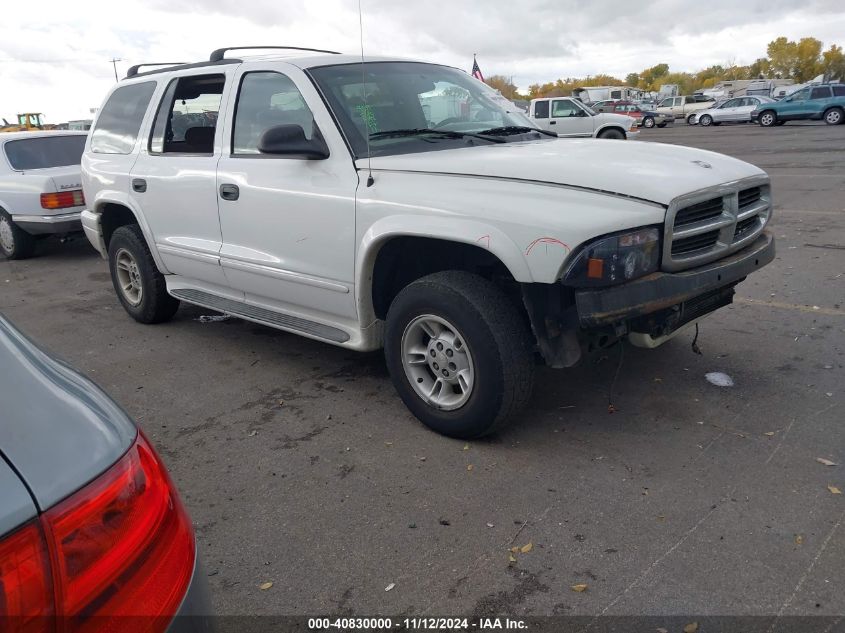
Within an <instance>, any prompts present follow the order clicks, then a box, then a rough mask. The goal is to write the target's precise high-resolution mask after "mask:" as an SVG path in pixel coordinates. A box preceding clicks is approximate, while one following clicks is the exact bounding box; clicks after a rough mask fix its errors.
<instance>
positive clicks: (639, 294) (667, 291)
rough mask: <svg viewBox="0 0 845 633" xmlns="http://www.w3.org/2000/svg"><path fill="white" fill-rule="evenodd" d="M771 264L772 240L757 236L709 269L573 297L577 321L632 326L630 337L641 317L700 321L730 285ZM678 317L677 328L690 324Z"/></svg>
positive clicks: (657, 275)
mask: <svg viewBox="0 0 845 633" xmlns="http://www.w3.org/2000/svg"><path fill="white" fill-rule="evenodd" d="M774 258H775V240H774V236H772V234H771V233H770V232H769V231H763V232H762V233H761V234H760V235H759V236H758V237H757V239H756V240H754V242H752V243H751V244H750V245H749V246H747V247H746V248H744V249H742V250H741V251H738V252H736V253H734V254H732V255H729V256H727V257H725V258H723V259H720V260H718V261H715V262H712V263H711V264H707V265H704V266H699V267H698V268H693V269H691V270H685V271H682V272H677V273H662V272H657V273H652V274H651V275H647V276H645V277H642V278H641V279H637V280H635V281H631V282H628V283H626V284H624V285H621V286H615V287H611V288H601V289H598V290H581V291H577V292H576V293H575V304H576V306H577V311H578V320H579V323H580V325H581V327H582V328H586V329H590V328H596V327H601V326H605V325H613V324H615V323H619V322H620V321H622V322H629V321H633V323H632V324H631V325H632V329H631V331H645V330H641V329H639V328H637V327H636V326H637V325H638V324H644V323H647V321H648V320H645V322H644V320H643V319H642V317H645V316H647V315H651V314H654V313H660V312H662V311H664V310H673V311H675V312H680V313H683V312H684V308H685V307H686V308H687V311H689V310H692V309H694V310H695V312H696V313H697V316H703V315H704V314H706V313H707V312H712V310H714V309H716V308H718V307H721V305H725V302H724V300H725V298H726V297H725V296H724V295H728V294H729V295H731V296H732V295H733V286H734V285H736V284H737V283H739V282H740V281H742V280H743V279H745V277H747V276H748V274H749V273H752V272H754V271H755V270H757V269H758V268H762V267H763V266H765V265H766V264H768V263H769V262H771V261H772V260H773V259H774ZM727 298H728V299H729V298H730V297H727ZM726 303H730V301H729V300H728V301H727V302H726ZM711 305H712V306H714V307H713V308H712V309H709V310H708V309H707V308H708V307H709V306H711ZM687 316H689V315H687ZM679 317H680V319H681V321H679V323H678V324H679V325H680V324H683V323H685V322H689V321H690V320H691V319H690V318H686V319H684V315H683V314H680V315H679Z"/></svg>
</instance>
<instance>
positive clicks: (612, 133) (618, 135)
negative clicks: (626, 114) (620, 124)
mask: <svg viewBox="0 0 845 633" xmlns="http://www.w3.org/2000/svg"><path fill="white" fill-rule="evenodd" d="M598 138H608V139H615V140H619V141H622V140H625V132H623V131H622V130H620V129H617V128H615V127H612V128H610V129H609V130H602V131H601V132H599V135H598Z"/></svg>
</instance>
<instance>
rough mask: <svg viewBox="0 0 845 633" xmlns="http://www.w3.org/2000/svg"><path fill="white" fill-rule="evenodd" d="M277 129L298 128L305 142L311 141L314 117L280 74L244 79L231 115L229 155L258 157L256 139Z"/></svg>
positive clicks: (269, 73) (255, 74)
mask: <svg viewBox="0 0 845 633" xmlns="http://www.w3.org/2000/svg"><path fill="white" fill-rule="evenodd" d="M277 125H298V126H300V127H301V128H302V129H303V131H304V132H305V137H306V138H309V139H310V138H312V137H313V135H314V115H313V114H312V113H311V110H310V108H309V107H308V106H307V105H306V103H305V99H304V98H303V97H302V93H300V92H299V89H298V88H297V87H296V85H295V84H294V83H293V81H291V80H290V79H289V78H288V77H286V76H285V75H282V74H280V73H274V72H255V73H248V74H246V75H244V78H243V80H242V81H241V88H240V92H239V94H238V105H237V110H236V111H235V129H234V133H233V136H232V153H234V154H258V153H259V152H258V139H260V138H261V135H262V134H263V133H264V132H265V131H266V130H268V129H270V128H271V127H275V126H277Z"/></svg>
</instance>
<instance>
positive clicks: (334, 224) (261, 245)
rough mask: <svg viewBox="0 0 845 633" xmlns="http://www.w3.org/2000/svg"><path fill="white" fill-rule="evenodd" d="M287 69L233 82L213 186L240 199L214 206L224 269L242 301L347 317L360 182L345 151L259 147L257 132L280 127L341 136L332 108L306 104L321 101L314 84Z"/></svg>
mask: <svg viewBox="0 0 845 633" xmlns="http://www.w3.org/2000/svg"><path fill="white" fill-rule="evenodd" d="M285 70H286V71H287V72H281V71H276V70H273V71H252V72H246V71H243V72H239V73H238V74H237V75H236V77H235V85H238V86H239V93H238V102H237V106H236V108H230V110H234V111H235V112H234V114H233V113H230V114H229V115H227V129H231V130H233V134H231V135H230V137H229V138H227V141H226V144H227V147H229V148H230V150H231V151H227V152H226V154H225V155H224V156H223V157H222V158H221V159H220V162H219V164H218V169H217V185H218V188H220V187H224V186H228V187H231V186H234V187H236V188H237V192H238V195H237V199H235V200H232V199H221V200H220V203H219V204H220V226H221V229H222V236H223V245H222V248H221V251H220V257H221V263H222V266H223V269H224V270H225V271H226V276H227V278H228V279H229V280H230V281H231V283H232V285H233V286H235V287H237V288H240V289H242V290H243V291H244V293H245V300H246V301H247V302H248V303H253V304H257V305H263V306H268V307H271V308H273V309H280V310H283V311H286V312H290V313H296V312H297V310H300V309H303V310H304V307H305V306H307V308H308V312H309V313H311V312H318V313H323V314H325V315H326V318H329V317H337V316H340V317H343V318H350V319H352V318H354V317H355V314H356V309H355V301H354V292H353V286H354V277H353V271H354V268H355V252H354V250H355V192H356V189H357V186H358V176H357V172H356V171H355V169H354V167H353V165H352V162H351V160H350V157H349V155H348V153H343V152H339V151H338V152H333V153H331V154H330V156H329V158H327V159H325V160H307V159H303V158H288V157H283V156H274V155H269V154H261V153H259V152H258V151H257V145H258V139H259V138H260V136H261V134H262V133H263V132H264V131H266V130H267V129H269V128H270V127H273V126H276V125H292V124H293V125H299V126H300V127H302V128H303V130H305V133H306V136H307V137H308V138H312V137H313V135H314V134H320V133H321V132H320V131H318V130H325V131H326V132H327V133H328V132H331V133H332V134H334V135H337V131H336V128H334V125H333V123H332V121H331V119H330V118H329V115H328V112H326V111H325V110H319V111H317V112H312V111H311V109H310V108H309V107H308V105H307V104H315V103H316V104H319V105H321V104H322V102H321V101H320V97H319V95H318V94H316V91H315V89H314V88H313V86H312V85H311V84H310V83H309V82H308V81H307V79H306V78H304V76H302V73H301V71H296V70H295V69H294V70H291V69H285ZM335 141H336V143H335V144H334V146H336V147H337V146H341V147H342V146H343V145H342V143H343V141H342V139H340V138H339V136H338V138H337V139H335ZM344 154H345V155H344Z"/></svg>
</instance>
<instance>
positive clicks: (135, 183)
mask: <svg viewBox="0 0 845 633" xmlns="http://www.w3.org/2000/svg"><path fill="white" fill-rule="evenodd" d="M146 190H147V181H146V180H144V179H143V178H133V179H132V191H136V192H138V193H144V192H145V191H146Z"/></svg>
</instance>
